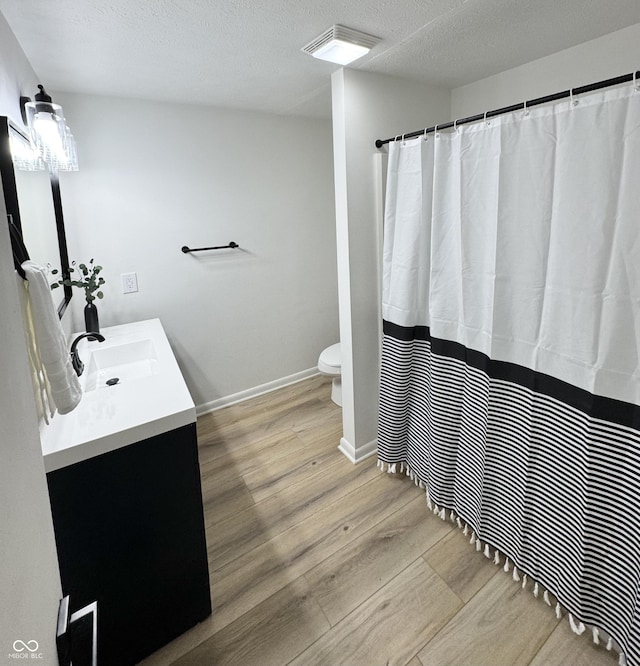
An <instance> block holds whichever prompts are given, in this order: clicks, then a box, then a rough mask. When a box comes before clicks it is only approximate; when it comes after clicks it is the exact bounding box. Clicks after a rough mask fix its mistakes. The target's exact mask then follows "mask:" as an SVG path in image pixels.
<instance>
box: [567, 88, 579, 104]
mask: <svg viewBox="0 0 640 666" xmlns="http://www.w3.org/2000/svg"><path fill="white" fill-rule="evenodd" d="M569 96H570V97H571V106H578V100H577V99H574V98H573V88H571V90H570V91H569Z"/></svg>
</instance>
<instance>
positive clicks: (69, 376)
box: [22, 261, 82, 414]
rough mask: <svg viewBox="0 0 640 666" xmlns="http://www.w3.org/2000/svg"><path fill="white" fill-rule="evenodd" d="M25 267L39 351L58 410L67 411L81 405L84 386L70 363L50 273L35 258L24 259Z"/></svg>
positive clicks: (29, 304)
mask: <svg viewBox="0 0 640 666" xmlns="http://www.w3.org/2000/svg"><path fill="white" fill-rule="evenodd" d="M22 268H23V270H24V272H25V274H26V276H27V280H28V285H27V286H28V292H29V294H28V299H27V300H28V306H29V308H30V310H31V320H32V322H33V329H34V331H35V345H36V348H37V351H38V355H39V356H40V359H41V360H42V365H43V366H44V369H45V372H46V375H47V380H48V382H49V385H50V387H51V396H52V397H53V401H54V402H55V405H56V407H57V408H58V411H59V412H60V414H68V413H69V412H70V411H72V410H73V409H75V408H76V407H77V406H78V404H79V402H80V400H81V398H82V388H81V387H80V380H79V379H78V376H77V375H76V373H75V371H74V369H73V366H72V365H71V358H70V356H69V350H68V349H67V342H66V340H65V336H64V331H63V330H62V325H61V324H60V318H59V317H58V313H57V312H56V311H55V308H54V306H53V300H52V298H51V288H50V287H49V282H48V280H47V274H46V271H45V269H44V268H42V266H39V265H38V264H36V263H35V262H34V261H25V262H24V263H23V264H22Z"/></svg>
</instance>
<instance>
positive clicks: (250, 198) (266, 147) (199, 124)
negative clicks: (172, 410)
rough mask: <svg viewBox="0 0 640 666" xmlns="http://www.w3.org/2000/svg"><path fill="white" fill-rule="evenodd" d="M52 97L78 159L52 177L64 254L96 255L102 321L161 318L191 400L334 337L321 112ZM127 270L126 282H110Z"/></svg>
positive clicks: (297, 364)
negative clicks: (132, 281) (186, 249)
mask: <svg viewBox="0 0 640 666" xmlns="http://www.w3.org/2000/svg"><path fill="white" fill-rule="evenodd" d="M54 99H55V100H56V101H58V102H60V103H61V104H62V105H63V107H64V110H65V115H66V117H67V120H68V122H69V125H70V127H71V128H72V130H73V132H74V136H75V138H76V141H77V144H78V151H79V159H80V171H78V172H77V173H67V174H61V190H62V197H63V202H64V208H65V219H66V223H67V229H68V236H69V238H68V242H69V250H70V256H71V258H72V259H80V260H84V261H87V260H89V259H90V258H92V257H94V258H95V259H96V261H97V262H99V263H100V264H102V265H103V266H104V275H105V278H106V280H107V284H106V285H105V298H104V300H103V301H98V302H97V304H98V308H99V313H100V323H101V325H102V326H109V325H114V324H120V323H124V322H128V321H134V320H138V319H145V318H149V317H160V319H161V320H162V322H163V325H164V326H165V329H166V331H167V334H168V336H169V338H170V340H171V343H172V345H173V347H174V350H175V352H176V354H177V357H178V361H179V363H180V366H181V368H182V370H183V373H184V375H185V378H186V380H187V383H188V385H189V389H190V390H191V393H192V396H193V398H194V401H195V402H196V404H197V405H210V406H217V405H219V404H221V402H224V400H225V398H228V397H229V396H235V395H237V394H238V393H241V392H243V391H248V390H251V389H253V388H254V387H257V386H261V385H263V384H266V383H269V382H273V381H276V380H279V379H281V378H283V377H288V376H291V375H296V374H297V373H303V372H304V371H307V370H309V369H312V368H315V367H316V365H317V361H318V355H319V354H320V352H321V351H322V349H324V348H325V347H326V346H328V345H329V344H332V343H334V342H336V341H337V340H338V302H337V278H336V258H335V252H336V251H335V222H334V208H333V180H332V146H331V126H330V123H328V122H326V121H317V120H307V119H300V118H293V117H280V116H275V115H267V114H257V113H249V112H242V111H232V110H222V109H215V108H211V107H205V106H199V105H197V104H195V103H194V104H192V105H187V104H168V103H165V104H160V103H155V102H146V101H139V100H131V99H128V100H127V99H117V98H107V97H95V96H93V97H92V96H84V95H83V96H77V95H66V94H59V93H56V94H55V96H54ZM232 240H233V241H235V242H237V243H238V244H239V245H240V246H241V248H242V249H241V250H240V251H238V250H235V251H226V250H225V251H217V252H209V253H200V254H194V255H185V254H183V253H182V252H181V251H180V248H181V247H182V246H183V245H189V246H190V247H202V246H209V245H223V244H226V243H228V242H229V241H232ZM130 271H136V272H137V274H138V283H139V288H140V291H139V292H138V293H137V294H126V295H123V294H122V290H121V285H120V274H121V273H125V272H130ZM74 300H75V303H73V305H74V308H73V311H74V316H75V322H74V323H75V325H76V326H75V327H76V328H77V329H80V328H82V326H83V324H82V320H81V318H80V317H81V315H80V314H79V306H81V305H82V300H83V299H82V297H81V294H79V293H77V296H76V298H75V299H74ZM211 403H213V405H211Z"/></svg>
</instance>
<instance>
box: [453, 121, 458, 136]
mask: <svg viewBox="0 0 640 666" xmlns="http://www.w3.org/2000/svg"><path fill="white" fill-rule="evenodd" d="M453 131H454V132H455V133H456V134H457V133H458V121H457V120H454V121H453Z"/></svg>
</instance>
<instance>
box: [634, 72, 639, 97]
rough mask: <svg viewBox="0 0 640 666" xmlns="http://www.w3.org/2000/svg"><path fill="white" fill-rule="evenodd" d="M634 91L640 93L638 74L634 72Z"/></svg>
mask: <svg viewBox="0 0 640 666" xmlns="http://www.w3.org/2000/svg"><path fill="white" fill-rule="evenodd" d="M633 89H634V91H635V92H638V91H640V84H639V83H638V72H637V71H636V70H635V69H634V70H633Z"/></svg>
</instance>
